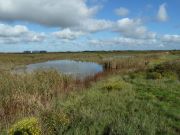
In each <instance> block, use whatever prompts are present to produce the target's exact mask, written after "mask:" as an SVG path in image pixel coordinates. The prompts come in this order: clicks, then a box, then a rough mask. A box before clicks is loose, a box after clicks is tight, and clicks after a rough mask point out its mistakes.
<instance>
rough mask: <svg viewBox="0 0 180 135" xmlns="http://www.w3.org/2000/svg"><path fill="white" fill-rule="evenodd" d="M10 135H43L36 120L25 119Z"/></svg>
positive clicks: (13, 127)
mask: <svg viewBox="0 0 180 135" xmlns="http://www.w3.org/2000/svg"><path fill="white" fill-rule="evenodd" d="M9 135H41V127H40V124H39V123H38V120H37V119H36V118H34V117H32V118H24V119H23V120H21V121H19V122H17V123H15V124H14V125H13V126H12V127H11V128H10V130H9Z"/></svg>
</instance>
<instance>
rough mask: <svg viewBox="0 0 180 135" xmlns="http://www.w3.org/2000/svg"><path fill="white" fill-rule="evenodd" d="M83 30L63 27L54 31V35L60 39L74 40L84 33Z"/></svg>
mask: <svg viewBox="0 0 180 135" xmlns="http://www.w3.org/2000/svg"><path fill="white" fill-rule="evenodd" d="M84 34H85V33H83V32H82V31H73V30H71V29H69V28H66V29H63V30H61V31H58V32H54V33H53V35H54V36H56V37H57V38H60V39H67V40H74V39H76V38H78V37H80V36H82V35H84Z"/></svg>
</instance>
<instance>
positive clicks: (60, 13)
mask: <svg viewBox="0 0 180 135" xmlns="http://www.w3.org/2000/svg"><path fill="white" fill-rule="evenodd" d="M98 8H99V7H98V6H93V7H88V6H87V4H86V0H0V19H1V20H10V21H14V20H22V21H29V22H35V23H39V24H43V25H49V26H59V27H70V26H75V25H79V24H80V22H82V21H84V20H86V19H89V18H91V17H92V16H93V15H94V14H95V13H96V12H97V10H98Z"/></svg>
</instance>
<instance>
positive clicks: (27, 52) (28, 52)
mask: <svg viewBox="0 0 180 135" xmlns="http://www.w3.org/2000/svg"><path fill="white" fill-rule="evenodd" d="M23 53H26V54H30V53H31V51H24V52H23Z"/></svg>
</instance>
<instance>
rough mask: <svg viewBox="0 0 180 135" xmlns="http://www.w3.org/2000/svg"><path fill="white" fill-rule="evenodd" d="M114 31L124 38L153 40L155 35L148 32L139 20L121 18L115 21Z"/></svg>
mask: <svg viewBox="0 0 180 135" xmlns="http://www.w3.org/2000/svg"><path fill="white" fill-rule="evenodd" d="M114 31H117V32H120V33H121V34H122V35H124V36H126V37H134V38H155V36H156V33H154V32H150V31H148V30H147V28H146V27H145V26H143V22H142V20H141V19H129V18H123V19H120V20H118V21H117V23H116V27H115V28H114Z"/></svg>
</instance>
